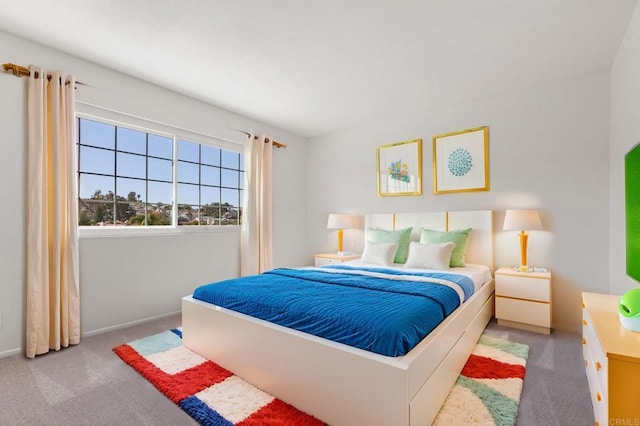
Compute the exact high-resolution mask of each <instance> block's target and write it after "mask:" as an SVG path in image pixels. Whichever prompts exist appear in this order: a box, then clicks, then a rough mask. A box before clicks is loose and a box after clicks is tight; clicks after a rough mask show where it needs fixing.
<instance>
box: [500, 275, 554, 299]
mask: <svg viewBox="0 0 640 426" xmlns="http://www.w3.org/2000/svg"><path fill="white" fill-rule="evenodd" d="M549 292H550V285H549V280H548V279H543V278H531V277H524V276H523V277H518V276H515V275H503V274H496V295H497V296H505V297H513V298H516V299H529V300H537V301H540V302H549V301H550V300H551V295H550V294H549Z"/></svg>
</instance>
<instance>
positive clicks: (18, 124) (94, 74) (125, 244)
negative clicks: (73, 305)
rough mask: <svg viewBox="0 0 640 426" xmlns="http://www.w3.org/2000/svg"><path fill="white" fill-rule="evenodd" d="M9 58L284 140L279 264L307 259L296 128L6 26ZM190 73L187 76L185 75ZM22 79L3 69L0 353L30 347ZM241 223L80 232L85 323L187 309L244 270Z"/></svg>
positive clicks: (224, 130)
mask: <svg viewBox="0 0 640 426" xmlns="http://www.w3.org/2000/svg"><path fill="white" fill-rule="evenodd" d="M0 51H1V52H3V57H2V58H1V59H2V61H3V62H13V63H17V64H21V65H26V64H30V63H32V64H37V65H39V66H42V67H44V68H48V69H59V70H62V71H64V72H69V73H73V74H75V75H76V77H77V78H78V80H81V81H83V82H84V83H87V84H89V85H90V87H79V88H78V90H77V92H76V93H77V99H78V100H79V101H83V102H88V103H91V104H95V105H99V106H102V107H105V108H110V109H113V110H116V111H120V112H124V113H128V114H133V115H138V116H141V117H145V118H147V119H152V120H156V121H159V122H162V123H165V124H168V125H173V126H176V127H181V128H185V129H188V130H192V131H197V132H201V133H205V134H209V135H214V136H222V137H225V138H235V139H236V140H238V141H242V139H243V136H242V135H240V134H238V133H237V132H233V131H231V130H230V129H232V128H236V129H243V130H247V131H254V132H257V133H266V134H268V135H270V136H272V137H273V138H275V139H276V140H278V141H281V142H283V143H286V144H287V145H288V147H287V149H284V150H282V149H280V150H276V151H275V152H274V177H273V182H274V190H273V192H274V206H275V207H274V224H273V229H274V264H275V265H276V266H297V265H301V264H305V263H307V262H308V256H307V255H306V253H305V251H306V250H300V247H304V248H305V249H306V241H307V238H306V232H307V231H306V230H307V226H306V218H307V213H306V204H305V202H304V200H303V197H302V196H301V194H303V193H304V191H305V190H306V188H307V186H306V171H305V165H306V149H307V147H306V141H305V140H304V139H303V138H301V137H298V136H296V135H293V134H291V133H288V132H285V131H282V130H280V129H276V128H272V127H269V126H267V125H265V124H262V123H260V122H257V121H254V120H251V119H249V118H246V117H242V116H240V115H237V114H233V113H230V112H227V111H224V110H222V109H219V108H216V107H213V106H211V105H208V104H204V103H202V102H199V101H196V100H194V99H191V98H188V97H185V96H182V95H179V94H176V93H174V92H171V91H168V90H165V89H162V88H160V87H158V86H154V85H152V84H148V83H145V82H142V81H140V80H137V79H135V78H132V77H128V76H125V75H123V74H121V73H118V72H115V71H113V70H110V69H107V68H104V67H101V66H97V65H95V64H92V63H90V62H87V61H84V60H81V59H79V58H76V57H72V56H69V55H66V54H64V53H61V52H59V51H56V50H53V49H49V48H46V47H44V46H41V45H38V44H34V43H32V42H29V41H27V40H25V39H22V38H19V37H16V36H13V35H9V34H7V33H2V32H0ZM185 78H188V75H186V76H185ZM25 85H26V81H25V80H24V79H18V78H16V77H13V76H11V75H8V74H7V75H0V93H1V94H2V102H0V117H1V118H0V120H2V121H1V123H2V129H1V131H2V139H1V140H0V144H1V146H2V153H3V155H2V156H0V182H2V185H0V188H1V189H0V195H2V199H3V200H4V201H5V203H6V204H5V208H3V209H2V213H1V216H0V268H1V270H2V279H1V280H0V313H1V315H2V324H1V328H0V355H2V354H3V353H4V354H7V353H12V352H15V351H16V350H17V349H18V348H20V347H22V346H23V336H24V325H23V324H24V304H25V300H24V287H25V268H26V265H25V250H26V247H25V243H24V241H25V221H24V206H25V198H24V191H25V179H26V177H25V162H26V154H25V145H26V143H25V141H26V124H25V123H26V116H25V109H26V103H25V93H26V92H25ZM239 250H240V248H239V231H238V230H237V229H235V230H223V231H221V232H214V233H206V234H193V233H189V234H185V235H161V236H157V235H154V236H143V237H110V238H81V241H80V279H81V284H80V285H81V297H82V302H81V309H82V331H83V332H84V333H89V332H93V331H96V330H100V329H104V328H109V327H114V326H118V325H120V324H124V323H127V322H134V321H139V320H143V319H146V318H150V317H153V316H158V315H163V314H167V313H170V312H175V311H179V310H180V298H181V297H182V296H184V295H186V294H189V293H190V292H191V291H192V290H193V288H194V287H195V286H197V285H199V284H203V283H207V282H212V281H216V280H219V279H223V278H228V277H231V276H236V275H237V274H238V272H239V255H240V253H239Z"/></svg>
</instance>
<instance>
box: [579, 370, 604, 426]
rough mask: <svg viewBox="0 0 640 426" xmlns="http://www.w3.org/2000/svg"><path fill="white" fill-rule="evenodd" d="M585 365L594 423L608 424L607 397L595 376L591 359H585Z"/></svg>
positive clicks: (602, 425)
mask: <svg viewBox="0 0 640 426" xmlns="http://www.w3.org/2000/svg"><path fill="white" fill-rule="evenodd" d="M585 367H586V372H587V382H588V383H589V394H590V396H591V405H593V417H594V418H595V421H596V424H597V425H601V426H606V425H608V424H609V422H608V418H609V407H608V406H607V404H608V402H607V401H608V399H607V397H606V395H605V394H604V393H603V392H602V389H601V388H600V385H599V382H598V379H597V378H596V376H595V372H594V370H593V368H592V367H593V365H592V361H591V360H587V359H585Z"/></svg>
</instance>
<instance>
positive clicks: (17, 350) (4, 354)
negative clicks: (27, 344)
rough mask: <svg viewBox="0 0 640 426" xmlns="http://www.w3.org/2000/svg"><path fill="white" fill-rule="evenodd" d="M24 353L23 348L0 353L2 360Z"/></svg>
mask: <svg viewBox="0 0 640 426" xmlns="http://www.w3.org/2000/svg"><path fill="white" fill-rule="evenodd" d="M20 352H22V348H15V349H9V350H8V351H2V352H0V358H4V357H8V356H11V355H16V354H19V353H20Z"/></svg>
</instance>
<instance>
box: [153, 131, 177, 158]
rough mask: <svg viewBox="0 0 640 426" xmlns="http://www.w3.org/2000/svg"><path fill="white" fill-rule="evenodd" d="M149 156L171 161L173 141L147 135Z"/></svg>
mask: <svg viewBox="0 0 640 426" xmlns="http://www.w3.org/2000/svg"><path fill="white" fill-rule="evenodd" d="M149 155H151V156H153V157H160V158H166V159H168V160H171V159H173V139H172V138H168V137H166V136H158V135H154V134H151V133H149Z"/></svg>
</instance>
